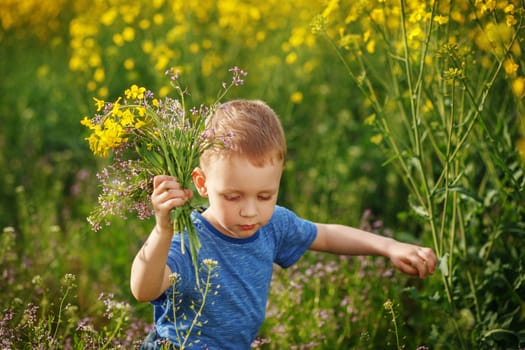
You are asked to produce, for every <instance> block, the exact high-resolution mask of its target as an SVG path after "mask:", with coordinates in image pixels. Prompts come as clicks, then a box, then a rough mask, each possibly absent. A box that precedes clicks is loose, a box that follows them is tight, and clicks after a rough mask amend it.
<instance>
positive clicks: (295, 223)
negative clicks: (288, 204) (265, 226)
mask: <svg viewBox="0 0 525 350" xmlns="http://www.w3.org/2000/svg"><path fill="white" fill-rule="evenodd" d="M271 225H272V229H274V230H275V233H276V236H277V247H276V248H277V249H276V254H275V260H274V262H275V263H276V264H278V265H279V266H281V267H283V268H287V267H290V266H291V265H293V264H294V263H295V262H297V260H299V259H300V258H301V257H302V256H303V255H304V253H305V252H306V250H308V248H309V247H310V246H311V245H312V243H313V241H314V240H315V238H316V237H317V227H316V226H315V224H314V223H313V222H311V221H308V220H305V219H303V218H300V217H298V216H297V215H296V214H295V213H294V212H292V211H291V210H289V209H286V208H283V207H279V206H277V207H276V209H275V212H274V217H273V218H272V220H271Z"/></svg>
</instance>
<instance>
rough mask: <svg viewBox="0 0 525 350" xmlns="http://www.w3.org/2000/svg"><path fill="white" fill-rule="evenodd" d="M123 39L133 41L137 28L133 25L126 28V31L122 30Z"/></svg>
mask: <svg viewBox="0 0 525 350" xmlns="http://www.w3.org/2000/svg"><path fill="white" fill-rule="evenodd" d="M122 39H124V40H125V41H133V40H134V39H135V29H133V28H132V27H126V28H124V31H123V32H122Z"/></svg>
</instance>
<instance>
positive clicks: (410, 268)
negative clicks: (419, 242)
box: [397, 261, 419, 276]
mask: <svg viewBox="0 0 525 350" xmlns="http://www.w3.org/2000/svg"><path fill="white" fill-rule="evenodd" d="M397 267H398V269H399V270H401V271H402V272H404V273H406V274H407V275H412V276H416V275H418V273H419V272H418V270H417V268H416V267H415V266H414V264H413V263H412V262H410V261H401V262H400V263H399V265H398V266H397Z"/></svg>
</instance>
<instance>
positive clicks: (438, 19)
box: [434, 15, 448, 25]
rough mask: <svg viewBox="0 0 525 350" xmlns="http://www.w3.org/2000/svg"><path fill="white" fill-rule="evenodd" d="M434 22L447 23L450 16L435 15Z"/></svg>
mask: <svg viewBox="0 0 525 350" xmlns="http://www.w3.org/2000/svg"><path fill="white" fill-rule="evenodd" d="M434 22H436V23H437V24H439V25H443V24H447V23H448V17H445V16H441V15H439V16H434Z"/></svg>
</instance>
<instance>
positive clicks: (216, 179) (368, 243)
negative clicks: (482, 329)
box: [130, 100, 437, 350]
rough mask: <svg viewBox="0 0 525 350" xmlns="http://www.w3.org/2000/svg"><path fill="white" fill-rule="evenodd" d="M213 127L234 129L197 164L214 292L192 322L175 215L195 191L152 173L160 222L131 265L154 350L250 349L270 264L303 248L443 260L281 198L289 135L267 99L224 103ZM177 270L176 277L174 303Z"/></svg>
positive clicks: (425, 266) (408, 265)
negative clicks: (162, 343)
mask: <svg viewBox="0 0 525 350" xmlns="http://www.w3.org/2000/svg"><path fill="white" fill-rule="evenodd" d="M207 127H208V128H209V129H210V130H214V132H215V133H216V134H218V135H227V134H232V135H233V136H232V138H231V140H229V141H228V145H227V147H214V148H211V149H208V150H206V151H205V152H204V154H203V155H202V157H201V160H200V167H198V168H196V169H195V170H194V172H193V183H194V185H195V187H196V189H197V192H198V193H199V195H201V196H202V197H205V198H207V199H208V202H209V206H208V207H207V208H206V209H205V210H204V211H203V212H202V213H199V212H197V211H195V212H194V213H193V214H192V216H193V221H194V224H195V227H196V229H197V231H198V233H199V238H200V240H201V243H202V248H201V249H200V251H199V254H198V258H199V262H200V263H202V262H204V261H205V259H211V260H212V261H214V262H217V264H218V269H217V275H215V277H214V280H213V286H214V287H215V288H216V292H217V293H209V295H208V296H207V300H206V303H205V305H204V309H203V311H202V316H201V317H199V319H198V321H199V323H198V324H197V325H194V326H193V327H194V328H192V322H193V319H194V316H195V315H196V309H195V305H200V302H201V300H200V299H201V298H202V295H201V294H199V293H198V292H197V291H196V288H195V287H196V281H195V274H194V269H193V266H192V263H191V257H190V254H189V253H186V254H182V253H181V250H180V240H181V239H182V237H183V236H182V235H180V234H176V235H174V234H173V229H172V227H173V226H172V223H171V221H170V214H169V213H170V211H171V210H172V209H173V208H175V207H177V206H181V205H183V204H184V203H185V202H186V201H188V200H189V199H190V198H191V197H192V192H191V191H190V190H188V189H183V188H181V187H180V186H179V184H178V182H177V181H176V180H175V179H174V178H173V177H170V176H156V177H155V178H154V183H153V187H154V190H153V193H152V195H151V202H152V204H153V208H154V211H155V221H156V225H155V227H154V229H153V230H152V232H151V234H150V235H149V237H148V239H147V240H146V242H145V243H144V245H143V246H142V248H141V249H140V251H139V252H138V253H137V256H136V257H135V259H134V261H133V265H132V269H131V283H130V284H131V290H132V293H133V295H134V296H135V297H136V298H137V300H139V301H151V302H152V304H153V305H154V318H155V327H154V329H153V331H152V333H151V334H150V335H149V336H148V340H147V341H145V343H144V344H143V347H142V348H143V349H158V348H159V345H158V344H159V340H161V339H164V340H166V339H167V340H169V342H170V343H171V344H173V345H174V346H175V347H181V346H183V347H188V346H189V344H191V345H192V346H191V348H197V349H201V348H204V349H220V350H224V349H250V345H251V343H252V341H253V340H254V339H255V337H256V336H257V332H258V330H259V327H260V326H261V324H262V322H263V320H264V316H265V307H266V301H267V296H268V291H269V288H270V281H271V277H272V269H273V263H276V264H278V265H280V266H282V267H284V268H286V267H289V266H290V265H292V264H293V263H295V262H296V261H297V260H298V259H299V258H300V257H301V256H302V255H303V254H304V253H305V251H306V250H307V249H312V250H315V251H323V252H329V253H334V254H344V255H379V256H385V257H388V258H389V259H390V260H391V261H392V263H393V264H394V266H395V267H397V268H398V269H399V270H401V271H403V272H405V273H407V274H410V275H419V277H420V278H424V277H425V276H426V275H427V273H430V274H432V273H433V272H434V270H435V268H436V263H437V259H436V256H435V254H434V252H433V251H432V250H431V249H429V248H422V247H418V246H415V245H411V244H406V243H401V242H398V241H396V240H394V239H391V238H386V237H382V236H379V235H375V234H372V233H368V232H365V231H362V230H359V229H355V228H352V227H349V226H344V225H335V224H323V223H314V222H311V221H307V220H304V219H302V218H299V217H297V216H296V215H295V214H294V213H293V212H291V211H290V210H288V209H286V208H283V207H281V206H278V205H277V204H276V202H277V194H278V190H279V183H280V179H281V174H282V171H283V168H284V163H285V158H286V141H285V136H284V132H283V130H282V127H281V124H280V122H279V119H278V117H277V116H276V115H275V113H274V112H273V110H272V109H271V108H270V107H268V106H267V105H266V104H265V103H263V102H261V101H252V100H236V101H231V102H229V103H226V104H224V105H222V106H221V107H220V108H219V109H218V110H217V112H216V113H215V115H214V117H213V118H212V119H211V121H210V122H209V125H208V126H207ZM186 239H187V237H186V238H185V240H186ZM186 245H187V242H186ZM187 251H189V250H188V249H187ZM206 261H208V262H209V261H210V260H206ZM173 273H175V274H176V276H178V282H177V285H176V293H177V294H176V295H177V298H176V300H175V305H174V304H173V303H172V301H173V300H172V299H173V298H172V297H171V296H172V295H173V294H172V293H173V290H172V280H171V279H170V276H173V275H172V274H173ZM201 277H202V276H201ZM174 310H175V312H176V323H177V329H178V331H179V332H181V333H179V334H182V335H185V334H187V333H188V331H189V330H190V329H191V332H189V333H190V336H189V339H188V341H187V342H186V343H184V344H182V341H183V340H182V339H180V338H179V337H178V336H177V332H176V330H175V326H174V324H173V320H174V315H173V312H174ZM185 332H186V333H185Z"/></svg>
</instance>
